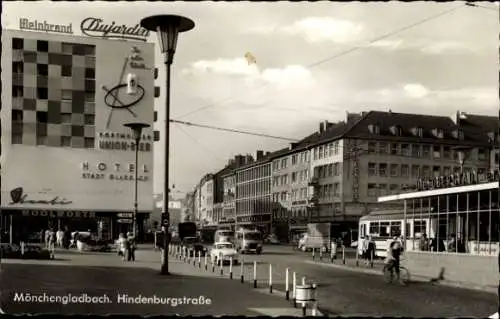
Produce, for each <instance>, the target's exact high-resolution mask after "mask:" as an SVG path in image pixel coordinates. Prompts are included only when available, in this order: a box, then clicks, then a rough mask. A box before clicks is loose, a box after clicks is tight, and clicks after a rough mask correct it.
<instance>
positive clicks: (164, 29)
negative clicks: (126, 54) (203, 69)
mask: <svg viewBox="0 0 500 319" xmlns="http://www.w3.org/2000/svg"><path fill="white" fill-rule="evenodd" d="M141 27H143V28H145V29H147V30H149V31H153V32H156V34H157V36H158V45H159V46H160V50H161V52H162V53H164V54H166V62H167V63H168V64H171V63H172V61H173V59H174V54H175V48H176V47H177V38H178V36H179V33H180V32H186V31H189V30H191V29H193V28H194V22H193V20H191V19H189V18H186V17H182V16H178V15H171V14H162V15H155V16H150V17H147V18H144V19H142V20H141Z"/></svg>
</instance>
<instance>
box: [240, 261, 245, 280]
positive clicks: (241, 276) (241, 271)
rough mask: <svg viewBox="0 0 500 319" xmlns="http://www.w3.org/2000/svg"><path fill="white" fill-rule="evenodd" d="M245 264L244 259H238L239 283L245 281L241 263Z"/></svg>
mask: <svg viewBox="0 0 500 319" xmlns="http://www.w3.org/2000/svg"><path fill="white" fill-rule="evenodd" d="M244 264H245V260H242V261H240V281H241V283H244V282H245V278H244V276H243V265H244Z"/></svg>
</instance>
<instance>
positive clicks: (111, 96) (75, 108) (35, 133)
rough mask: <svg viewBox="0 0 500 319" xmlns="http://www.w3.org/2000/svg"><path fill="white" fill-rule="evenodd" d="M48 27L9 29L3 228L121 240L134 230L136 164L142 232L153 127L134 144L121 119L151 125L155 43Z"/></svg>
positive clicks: (22, 233) (16, 233) (149, 201)
mask: <svg viewBox="0 0 500 319" xmlns="http://www.w3.org/2000/svg"><path fill="white" fill-rule="evenodd" d="M22 20H25V19H22ZM22 23H23V25H24V26H25V27H29V28H31V29H33V30H35V29H37V28H38V27H39V25H38V24H37V23H36V22H29V21H28V22H26V21H24V22H22ZM70 29H71V28H69V29H68V30H70ZM51 30H52V31H45V30H44V32H27V31H16V30H3V32H2V48H3V50H2V59H1V63H2V101H1V105H2V109H1V126H2V127H1V128H2V134H1V145H2V154H1V163H0V164H1V167H2V172H1V180H2V183H1V209H2V213H3V218H5V220H3V221H2V223H1V225H2V227H3V228H4V229H5V228H6V229H9V228H10V227H12V237H13V238H15V239H16V238H17V240H19V239H20V238H23V237H24V238H26V236H29V235H30V234H32V233H34V232H40V230H41V229H47V228H48V227H53V228H65V227H68V228H69V229H70V230H82V229H91V230H92V231H94V232H96V233H98V234H99V235H100V236H101V237H103V238H105V239H110V238H116V237H117V236H118V233H120V232H125V231H129V230H131V229H130V228H131V225H132V222H131V221H132V217H133V212H134V173H135V171H136V170H138V171H139V180H138V183H139V185H138V201H139V204H138V207H139V214H138V215H137V222H138V223H137V226H138V234H139V236H142V233H143V230H142V225H143V221H144V220H145V219H147V218H148V215H149V213H150V212H151V210H152V208H153V196H152V194H153V188H152V187H153V183H152V179H153V149H152V146H153V138H152V136H153V133H152V129H151V128H147V129H145V130H144V131H143V136H142V141H141V143H140V144H139V145H135V142H134V138H133V135H132V132H131V131H130V129H128V128H126V127H124V124H125V123H128V122H144V123H148V124H150V125H153V112H154V109H153V105H154V97H155V94H154V74H153V72H152V71H151V70H152V69H154V44H152V43H145V42H141V41H126V40H125V39H124V40H123V41H113V40H109V39H106V38H105V36H103V37H100V38H98V37H84V36H73V35H68V34H61V33H56V32H57V30H63V29H61V28H59V29H51ZM65 30H66V29H65ZM66 33H69V32H66ZM120 75H122V77H120V78H119V76H120ZM136 148H138V150H139V165H138V167H135V156H134V155H135V149H136ZM4 229H2V231H3V230H4Z"/></svg>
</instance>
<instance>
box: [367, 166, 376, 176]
mask: <svg viewBox="0 0 500 319" xmlns="http://www.w3.org/2000/svg"><path fill="white" fill-rule="evenodd" d="M368 176H377V164H376V163H368Z"/></svg>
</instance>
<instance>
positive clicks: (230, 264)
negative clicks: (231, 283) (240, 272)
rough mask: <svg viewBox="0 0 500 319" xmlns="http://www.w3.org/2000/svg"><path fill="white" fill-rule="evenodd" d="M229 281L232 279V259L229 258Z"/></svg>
mask: <svg viewBox="0 0 500 319" xmlns="http://www.w3.org/2000/svg"><path fill="white" fill-rule="evenodd" d="M229 279H233V257H229Z"/></svg>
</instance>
